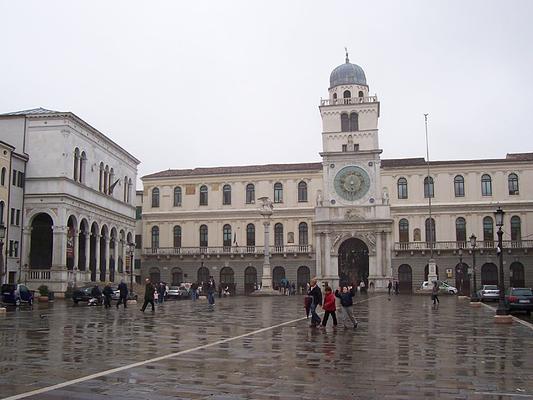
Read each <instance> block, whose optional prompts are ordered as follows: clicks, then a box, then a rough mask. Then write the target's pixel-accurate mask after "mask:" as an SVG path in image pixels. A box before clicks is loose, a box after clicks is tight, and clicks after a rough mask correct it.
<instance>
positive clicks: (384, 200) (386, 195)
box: [381, 189, 389, 206]
mask: <svg viewBox="0 0 533 400" xmlns="http://www.w3.org/2000/svg"><path fill="white" fill-rule="evenodd" d="M381 202H382V204H383V205H385V206H388V205H389V192H387V189H383V197H382V199H381Z"/></svg>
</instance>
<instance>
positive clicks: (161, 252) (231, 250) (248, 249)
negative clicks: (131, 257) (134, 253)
mask: <svg viewBox="0 0 533 400" xmlns="http://www.w3.org/2000/svg"><path fill="white" fill-rule="evenodd" d="M312 250H313V249H312V246H311V245H309V244H306V245H289V246H270V253H271V254H309V253H311V252H312ZM241 254H242V255H255V254H257V255H262V254H264V248H263V246H209V247H157V248H152V247H145V248H144V249H143V255H145V256H150V255H158V256H197V255H241Z"/></svg>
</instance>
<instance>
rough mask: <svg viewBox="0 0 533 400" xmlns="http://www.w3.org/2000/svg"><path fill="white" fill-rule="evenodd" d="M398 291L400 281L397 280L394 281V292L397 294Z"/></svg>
mask: <svg viewBox="0 0 533 400" xmlns="http://www.w3.org/2000/svg"><path fill="white" fill-rule="evenodd" d="M399 293H400V283H399V282H398V281H394V294H395V295H398V294H399Z"/></svg>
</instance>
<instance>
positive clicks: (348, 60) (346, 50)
mask: <svg viewBox="0 0 533 400" xmlns="http://www.w3.org/2000/svg"><path fill="white" fill-rule="evenodd" d="M344 51H345V52H346V64H349V63H350V59H349V58H348V48H347V47H344Z"/></svg>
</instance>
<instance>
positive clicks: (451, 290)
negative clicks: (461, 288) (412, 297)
mask: <svg viewBox="0 0 533 400" xmlns="http://www.w3.org/2000/svg"><path fill="white" fill-rule="evenodd" d="M437 283H438V285H439V292H444V293H448V294H457V288H456V287H454V286H451V285H448V284H447V283H446V282H443V281H437ZM420 290H428V291H429V290H433V282H429V281H424V282H422V286H421V287H420Z"/></svg>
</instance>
